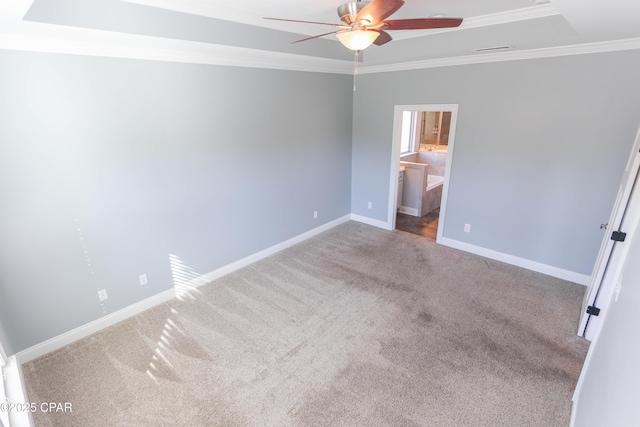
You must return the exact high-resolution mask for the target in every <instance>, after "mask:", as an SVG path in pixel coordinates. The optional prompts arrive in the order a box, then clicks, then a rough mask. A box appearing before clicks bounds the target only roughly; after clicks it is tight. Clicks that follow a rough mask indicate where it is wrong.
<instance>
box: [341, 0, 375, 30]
mask: <svg viewBox="0 0 640 427" xmlns="http://www.w3.org/2000/svg"><path fill="white" fill-rule="evenodd" d="M369 3H370V2H369V1H353V2H351V3H345V4H341V5H340V6H338V16H340V20H341V21H342V22H344V23H345V24H347V25H351V24H353V23H354V22H356V16H357V15H358V12H360V10H362V8H363V7H365V6H366V5H368V4H369Z"/></svg>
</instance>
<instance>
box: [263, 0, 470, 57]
mask: <svg viewBox="0 0 640 427" xmlns="http://www.w3.org/2000/svg"><path fill="white" fill-rule="evenodd" d="M403 4H404V1H403V0H371V1H360V0H358V1H354V2H350V3H345V4H342V5H340V6H338V16H340V20H341V21H342V22H344V24H329V23H325V22H314V21H299V20H295V19H282V18H265V19H271V20H275V21H288V22H302V23H306V24H320V25H330V26H332V27H336V28H339V29H338V30H335V31H331V32H328V33H324V34H319V35H317V36H312V37H307V38H304V39H301V40H296V41H294V42H293V43H299V42H303V41H307V40H311V39H315V38H318V37H323V36H327V35H329V34H335V35H336V37H338V40H340V42H341V43H342V44H343V45H344V46H345V47H347V48H348V49H351V50H353V51H356V52H359V51H361V50H363V49H366V48H367V47H369V46H371V44H375V45H376V46H382V45H383V44H385V43H388V42H390V41H391V40H392V37H391V35H390V34H389V33H387V31H389V30H424V29H430V28H452V27H457V26H459V25H460V24H461V23H462V18H435V17H434V18H414V19H391V20H386V18H388V17H389V16H391V15H393V14H394V13H395V12H396V11H397V10H398V9H400V8H401V7H402V5H403Z"/></svg>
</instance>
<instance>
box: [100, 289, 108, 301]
mask: <svg viewBox="0 0 640 427" xmlns="http://www.w3.org/2000/svg"><path fill="white" fill-rule="evenodd" d="M98 298H100V301H104V300H106V299H107V298H109V296H108V295H107V290H106V289H100V290H99V291H98Z"/></svg>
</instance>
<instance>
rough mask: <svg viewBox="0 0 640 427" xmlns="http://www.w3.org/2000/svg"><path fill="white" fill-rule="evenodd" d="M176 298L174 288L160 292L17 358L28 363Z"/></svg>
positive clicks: (21, 353) (34, 347)
mask: <svg viewBox="0 0 640 427" xmlns="http://www.w3.org/2000/svg"><path fill="white" fill-rule="evenodd" d="M174 297H175V289H174V288H171V289H169V290H166V291H164V292H160V293H159V294H155V295H154V296H152V297H149V298H147V299H144V300H142V301H139V302H137V303H135V304H132V305H130V306H127V307H125V308H123V309H120V310H118V311H115V312H113V313H111V314H107V315H106V316H103V317H101V318H99V319H96V320H94V321H92V322H89V323H87V324H84V325H82V326H80V327H77V328H75V329H72V330H70V331H69V332H65V333H64V334H61V335H58V336H57V337H53V338H51V339H48V340H46V341H44V342H41V343H40V344H36V345H34V346H33V347H29V348H28V349H26V350H23V351H21V352H19V353H18V354H17V355H16V356H18V360H19V362H20V364H23V363H27V362H29V361H31V360H33V359H36V358H38V357H40V356H43V355H45V354H47V353H49V352H52V351H54V350H57V349H59V348H62V347H64V346H65V345H69V344H71V343H72V342H75V341H77V340H79V339H82V338H85V337H88V336H89V335H91V334H94V333H96V332H98V331H100V330H102V329H105V328H107V327H109V326H112V325H115V324H116V323H118V322H121V321H123V320H126V319H128V318H129V317H132V316H135V315H136V314H139V313H142V312H143V311H145V310H148V309H150V308H153V307H155V306H157V305H160V304H162V303H164V302H167V301H169V300H171V299H172V298H174Z"/></svg>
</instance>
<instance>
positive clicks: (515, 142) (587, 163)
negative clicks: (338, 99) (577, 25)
mask: <svg viewBox="0 0 640 427" xmlns="http://www.w3.org/2000/svg"><path fill="white" fill-rule="evenodd" d="M639 69H640V52H639V51H629V52H617V53H606V54H593V55H579V56H569V57H561V58H547V59H538V60H524V61H513V62H502V63H493V64H478V65H468V66H458V67H445V68H437V69H425V70H416V71H405V72H388V73H379V74H363V75H360V76H359V78H358V89H357V91H356V92H355V95H354V130H353V135H354V136H353V165H352V198H351V203H352V205H351V210H352V213H354V214H358V215H363V216H368V217H371V218H373V219H377V220H381V221H387V203H388V194H389V173H390V162H391V142H392V141H391V138H392V128H393V112H394V105H412V104H459V112H458V124H457V130H456V138H455V147H454V152H453V160H452V164H451V165H452V170H451V176H450V187H449V195H448V203H447V208H446V209H447V210H446V215H447V216H446V223H445V224H444V236H445V237H448V238H451V239H455V240H458V241H461V242H466V243H469V244H473V245H477V246H480V247H483V248H487V249H491V250H495V251H499V252H502V253H505V254H510V255H514V256H517V257H521V258H524V259H528V260H532V261H537V262H540V263H543V264H546V265H550V266H554V267H558V268H562V269H566V270H569V271H573V272H577V273H581V274H590V273H591V269H592V267H593V262H594V261H595V257H596V255H597V251H598V248H599V246H600V242H601V240H602V238H603V231H601V230H600V229H599V225H600V224H601V223H604V222H607V220H608V218H609V215H610V212H611V208H612V205H613V201H614V199H615V196H616V192H617V189H618V186H619V184H620V178H621V176H622V170H623V168H624V165H625V162H626V160H627V158H628V156H629V152H630V149H631V146H632V144H633V140H634V137H635V133H636V130H637V129H638V125H639V124H640V79H638V70H639ZM368 201H372V202H373V210H369V209H367V202H368ZM465 223H468V224H471V225H472V232H471V233H464V232H463V227H464V224H465Z"/></svg>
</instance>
